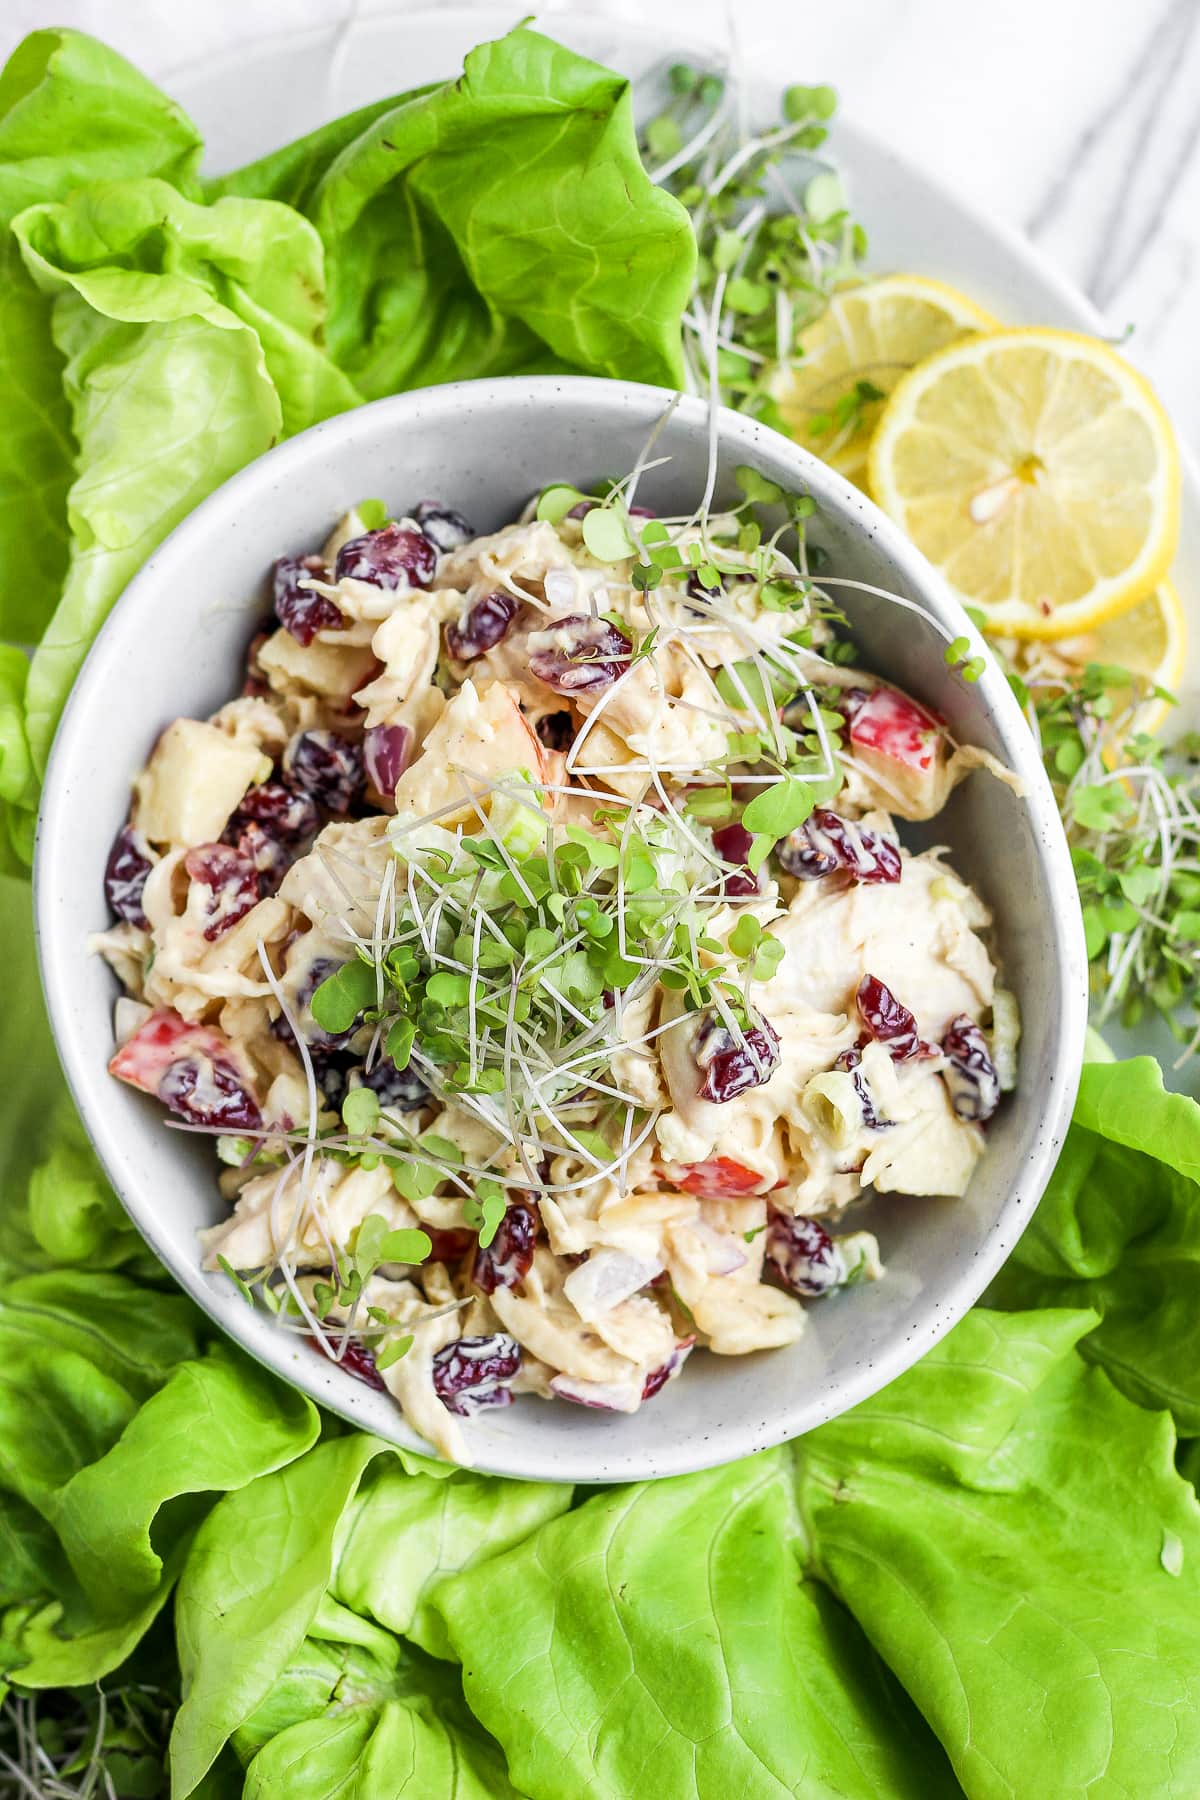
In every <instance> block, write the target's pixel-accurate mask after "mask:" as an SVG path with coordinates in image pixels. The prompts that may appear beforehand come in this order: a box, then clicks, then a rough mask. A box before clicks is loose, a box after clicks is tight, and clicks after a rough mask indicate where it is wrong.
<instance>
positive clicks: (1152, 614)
mask: <svg viewBox="0 0 1200 1800" xmlns="http://www.w3.org/2000/svg"><path fill="white" fill-rule="evenodd" d="M999 648H1000V650H1001V652H1002V654H1003V655H1004V657H1005V660H1006V661H1007V662H1008V663H1009V664H1010V665H1011V666H1012V667H1013V668H1014V669H1015V670H1016V672H1017V674H1018V675H1020V676H1021V677H1022V678H1023V679H1024V680H1025V681H1027V682H1029V683H1030V684H1031V685H1036V684H1037V683H1039V682H1046V681H1049V682H1056V681H1061V680H1063V679H1067V680H1071V679H1072V678H1073V677H1074V676H1076V675H1078V674H1079V673H1080V672H1081V671H1082V670H1083V669H1084V668H1086V667H1087V665H1088V663H1107V664H1108V665H1109V667H1110V668H1120V669H1128V670H1129V671H1130V673H1131V674H1134V675H1140V676H1141V677H1142V679H1143V680H1144V681H1145V683H1146V685H1147V687H1160V688H1165V689H1166V690H1167V692H1168V693H1177V692H1178V689H1179V684H1180V681H1181V680H1182V678H1183V671H1184V664H1185V662H1186V660H1187V617H1186V614H1185V613H1184V610H1183V601H1182V600H1181V599H1180V597H1179V590H1178V589H1177V588H1176V587H1175V585H1174V583H1173V582H1170V581H1164V582H1163V583H1162V584H1161V586H1159V587H1157V588H1156V589H1155V590H1154V592H1153V593H1152V594H1151V595H1149V597H1148V598H1147V599H1145V600H1139V601H1138V602H1137V604H1136V605H1135V606H1132V607H1130V608H1128V609H1127V610H1126V611H1125V612H1122V613H1117V614H1116V615H1114V616H1113V617H1111V618H1108V619H1104V620H1102V621H1101V623H1100V624H1099V625H1097V626H1096V627H1095V628H1094V629H1093V630H1091V631H1085V632H1080V633H1079V634H1078V635H1077V636H1075V637H1069V638H1056V639H1054V640H1053V641H1052V642H1050V641H1047V640H1045V639H1042V640H1038V639H1032V638H1026V639H1024V640H1022V639H1010V640H1009V641H1008V642H1007V643H1002V644H1000V646H999ZM1110 697H1111V699H1112V703H1113V716H1114V718H1115V719H1119V718H1120V717H1121V716H1122V715H1123V714H1124V713H1126V712H1127V711H1128V710H1129V708H1130V707H1131V706H1132V704H1133V699H1134V695H1133V691H1132V689H1129V688H1124V689H1121V688H1114V689H1112V690H1111V696H1110ZM1175 710H1176V709H1175V708H1174V707H1173V706H1172V705H1171V702H1170V701H1169V700H1161V699H1159V698H1158V697H1157V696H1156V695H1153V694H1151V695H1150V696H1149V697H1148V698H1147V699H1145V700H1144V701H1143V702H1142V704H1141V705H1140V706H1139V707H1138V708H1137V710H1136V711H1135V712H1134V713H1133V716H1132V717H1131V719H1130V720H1129V723H1128V727H1127V729H1128V730H1130V731H1145V732H1148V733H1150V734H1151V735H1153V733H1155V732H1157V731H1161V729H1162V727H1163V726H1164V724H1166V723H1167V721H1168V720H1169V719H1170V717H1171V716H1172V714H1173V713H1174V712H1175Z"/></svg>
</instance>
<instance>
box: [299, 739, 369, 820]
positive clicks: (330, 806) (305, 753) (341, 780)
mask: <svg viewBox="0 0 1200 1800" xmlns="http://www.w3.org/2000/svg"><path fill="white" fill-rule="evenodd" d="M283 766H284V768H285V770H286V771H287V773H288V775H289V776H290V777H291V779H292V781H294V782H295V783H296V785H297V786H298V787H301V788H303V789H304V791H305V792H306V793H308V794H311V795H312V797H313V799H314V800H315V801H316V802H317V804H318V806H323V807H324V808H325V810H326V811H327V812H331V813H337V814H338V816H339V817H344V816H345V815H346V813H348V812H349V811H350V808H351V807H352V806H354V805H355V803H356V802H357V801H359V800H361V799H362V796H363V793H364V791H365V789H366V784H367V775H366V769H365V767H364V764H363V752H362V745H361V744H355V743H352V742H351V740H350V739H349V738H344V737H339V736H338V734H337V733H336V732H335V731H301V732H298V733H297V735H296V736H295V737H294V738H293V739H292V741H291V743H290V744H289V745H288V747H287V749H286V751H285V752H284V757H283Z"/></svg>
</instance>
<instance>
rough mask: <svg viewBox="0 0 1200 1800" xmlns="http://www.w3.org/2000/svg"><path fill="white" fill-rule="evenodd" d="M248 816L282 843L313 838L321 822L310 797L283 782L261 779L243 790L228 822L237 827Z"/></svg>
mask: <svg viewBox="0 0 1200 1800" xmlns="http://www.w3.org/2000/svg"><path fill="white" fill-rule="evenodd" d="M251 819H252V820H253V821H254V823H255V824H256V825H261V826H262V827H263V829H264V830H265V831H269V832H270V833H271V835H272V837H277V838H278V839H279V841H280V843H283V844H299V843H302V842H303V840H304V839H305V838H310V837H314V836H315V835H316V831H317V827H318V826H319V824H320V822H321V821H320V819H319V817H318V815H317V809H316V807H315V806H314V805H313V802H312V799H311V797H310V796H309V795H308V794H304V793H301V791H300V790H299V789H298V788H294V787H289V786H288V784H287V783H286V782H283V781H260V782H259V784H258V786H257V787H252V788H247V789H246V792H245V793H244V794H243V795H242V797H241V800H240V801H239V802H238V809H237V811H236V812H235V813H234V815H233V819H232V821H231V824H233V825H234V826H235V828H237V829H240V827H241V825H242V824H243V823H244V822H245V821H246V820H251ZM227 835H228V834H227Z"/></svg>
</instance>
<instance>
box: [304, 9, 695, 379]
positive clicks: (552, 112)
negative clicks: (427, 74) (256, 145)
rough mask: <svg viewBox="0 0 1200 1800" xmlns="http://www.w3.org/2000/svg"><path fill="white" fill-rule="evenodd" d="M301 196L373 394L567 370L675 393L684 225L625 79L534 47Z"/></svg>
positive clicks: (335, 350) (490, 67)
mask: <svg viewBox="0 0 1200 1800" xmlns="http://www.w3.org/2000/svg"><path fill="white" fill-rule="evenodd" d="M310 142H311V140H310ZM292 191H293V192H294V191H295V189H294V188H293V190H292ZM302 197H303V202H304V205H305V208H306V210H307V211H309V213H310V215H311V217H312V218H313V219H314V220H315V222H316V224H317V226H318V228H319V230H320V233H321V236H322V238H323V240H324V243H325V249H326V258H327V269H328V276H329V297H330V318H329V348H330V352H331V354H332V355H333V357H334V358H335V360H336V361H337V362H338V363H339V364H340V365H341V366H342V367H343V368H344V369H345V370H346V371H347V373H348V374H349V375H350V376H351V377H352V379H353V380H354V382H355V383H356V385H357V386H358V387H359V388H360V389H361V390H362V392H363V393H364V394H366V395H367V396H368V397H369V398H372V399H374V398H376V397H378V396H379V395H382V394H388V393H393V392H396V391H397V390H399V389H402V388H407V387H415V386H422V387H427V386H431V385H432V384H434V383H435V382H439V381H449V380H460V379H465V378H467V377H471V376H478V375H484V374H510V373H513V372H515V371H517V370H525V371H528V370H531V369H544V368H555V367H561V366H567V367H574V368H579V369H585V370H587V371H589V372H590V373H592V374H598V375H616V376H620V377H622V378H623V379H625V380H630V381H648V382H662V383H664V384H666V385H667V386H670V387H678V386H681V385H682V380H683V364H682V350H681V344H680V326H679V321H680V315H681V313H682V310H683V308H684V306H685V305H686V304H687V300H688V295H689V293H690V288H691V281H692V273H693V269H694V264H695V242H694V238H693V235H692V228H691V224H690V221H689V219H688V216H687V214H686V212H685V211H684V209H683V208H682V207H681V206H680V205H679V204H678V202H677V201H676V200H674V199H673V198H672V197H671V196H670V195H669V194H667V193H665V192H664V191H663V190H662V189H661V188H657V187H655V186H654V184H653V183H652V182H651V181H650V179H649V177H648V176H647V175H646V173H645V171H644V169H643V168H642V165H641V161H640V158H639V156H638V150H637V140H636V133H635V130H634V124H633V113H632V106H631V100H630V91H629V83H628V82H627V81H625V80H624V79H623V78H621V77H619V76H616V75H613V74H612V73H611V72H610V71H608V70H606V69H602V68H600V67H599V66H598V65H597V64H595V63H591V62H588V61H586V60H585V59H584V58H582V57H579V56H576V55H575V54H574V53H573V52H572V51H570V50H566V49H564V48H563V47H562V46H561V45H559V44H555V43H553V42H552V41H551V40H550V39H548V38H544V37H541V36H539V35H538V34H537V33H536V32H532V31H527V30H524V29H518V30H515V31H513V32H511V33H510V34H509V35H508V36H507V37H504V38H501V39H499V40H498V41H497V42H495V43H492V44H483V45H481V46H480V47H479V48H478V49H477V50H473V51H472V52H471V53H470V55H469V56H468V57H467V59H466V66H465V70H464V73H463V75H462V77H461V79H460V80H459V81H457V82H454V83H451V84H448V85H447V86H445V87H442V88H438V89H436V90H434V91H433V92H430V93H427V94H425V95H423V96H417V97H415V98H409V99H406V100H405V101H403V102H402V103H401V104H400V105H398V106H396V107H394V108H392V109H391V110H389V111H385V112H383V113H382V114H381V115H380V116H379V117H378V118H377V119H375V120H374V122H373V123H370V124H368V125H367V126H366V128H365V129H364V130H363V131H361V133H359V135H358V136H357V137H355V138H354V139H353V140H352V141H350V142H348V143H347V144H346V145H345V147H344V148H343V149H342V150H341V152H340V154H339V155H337V156H336V157H335V158H334V159H333V160H332V162H331V163H330V165H329V167H328V168H327V169H326V171H325V173H324V174H323V176H322V177H321V179H320V180H319V181H318V182H317V183H316V185H315V186H314V187H312V188H311V191H310V190H309V189H308V187H307V185H305V187H304V189H303V190H302Z"/></svg>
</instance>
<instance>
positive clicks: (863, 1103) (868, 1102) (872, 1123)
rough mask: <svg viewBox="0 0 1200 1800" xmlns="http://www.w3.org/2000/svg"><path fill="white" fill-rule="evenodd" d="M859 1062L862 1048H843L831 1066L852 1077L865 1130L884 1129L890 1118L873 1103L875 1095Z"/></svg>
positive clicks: (888, 1124)
mask: <svg viewBox="0 0 1200 1800" xmlns="http://www.w3.org/2000/svg"><path fill="white" fill-rule="evenodd" d="M861 1063H862V1050H861V1049H859V1048H854V1049H850V1050H843V1051H842V1053H841V1055H840V1056H839V1057H838V1059H837V1061H836V1062H835V1063H834V1065H833V1066H834V1068H835V1069H843V1070H845V1071H847V1072H848V1073H849V1074H851V1075H852V1076H853V1077H854V1092H855V1093H856V1094H857V1095H858V1104H859V1106H860V1107H861V1108H862V1116H863V1124H864V1125H865V1126H866V1128H867V1130H868V1131H885V1130H886V1129H887V1128H888V1127H889V1126H890V1125H891V1123H892V1121H891V1120H890V1119H885V1118H883V1117H882V1116H881V1115H880V1112H879V1110H878V1108H877V1107H876V1105H875V1096H874V1094H873V1093H872V1092H871V1089H870V1087H869V1086H868V1084H867V1078H866V1076H865V1075H864V1074H863V1072H862V1068H861V1066H860V1065H861Z"/></svg>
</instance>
